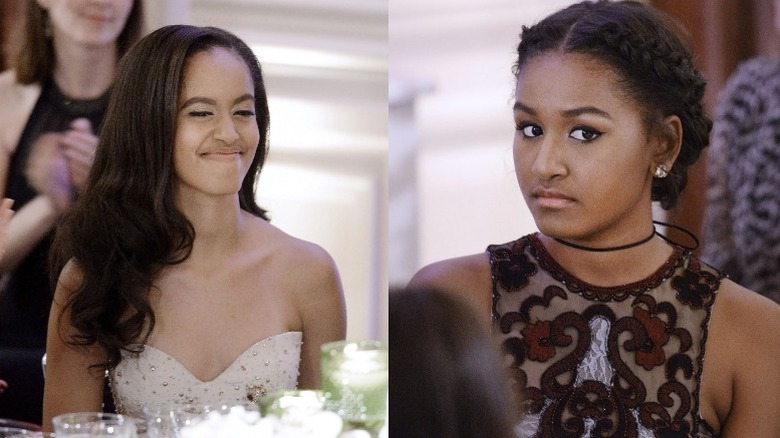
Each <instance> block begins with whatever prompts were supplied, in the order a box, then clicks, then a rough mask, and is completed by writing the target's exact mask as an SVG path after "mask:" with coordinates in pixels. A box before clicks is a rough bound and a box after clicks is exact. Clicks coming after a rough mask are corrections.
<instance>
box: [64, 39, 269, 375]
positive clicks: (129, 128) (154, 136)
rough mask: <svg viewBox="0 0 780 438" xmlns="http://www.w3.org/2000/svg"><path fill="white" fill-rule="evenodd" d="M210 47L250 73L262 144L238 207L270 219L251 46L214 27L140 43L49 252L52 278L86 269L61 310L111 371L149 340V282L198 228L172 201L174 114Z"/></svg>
mask: <svg viewBox="0 0 780 438" xmlns="http://www.w3.org/2000/svg"><path fill="white" fill-rule="evenodd" d="M216 47H221V48H226V49H228V50H230V51H232V52H234V53H236V54H237V55H238V56H240V57H241V58H242V59H243V61H244V63H245V64H246V65H247V67H248V69H249V72H250V74H251V76H252V81H253V83H254V96H255V112H256V119H257V124H258V127H259V131H260V140H259V142H258V148H257V152H256V154H255V157H254V160H253V161H252V164H251V165H250V167H249V170H248V172H247V175H246V176H245V178H244V181H243V182H242V185H241V189H240V190H239V202H240V206H241V209H243V210H246V211H248V212H250V213H252V214H254V215H256V216H258V217H261V218H263V219H266V220H267V217H266V211H265V210H263V209H262V208H260V207H259V206H258V205H257V203H256V202H255V182H256V177H257V175H258V174H259V172H260V170H261V168H262V166H263V163H264V162H265V158H266V155H267V152H268V150H267V145H266V143H267V141H266V140H267V137H268V126H269V114H268V101H267V97H266V93H265V86H264V84H263V77H262V73H261V70H260V64H259V63H258V61H257V58H256V57H255V55H254V54H253V53H252V50H251V49H250V48H249V47H248V46H247V45H246V44H245V43H244V42H243V41H241V40H240V39H239V38H238V37H236V36H235V35H233V34H232V33H229V32H227V31H224V30H222V29H217V28H213V27H196V26H186V25H173V26H166V27H163V28H160V29H158V30H156V31H154V32H152V33H151V34H149V35H148V36H146V37H144V38H143V39H142V40H141V41H139V42H138V43H137V44H136V45H135V46H133V48H132V49H131V50H130V51H129V52H128V53H127V55H126V56H125V57H124V58H123V59H122V61H121V63H120V68H119V75H118V77H117V80H116V83H115V85H114V91H113V92H112V94H111V100H110V102H109V105H108V109H107V112H106V116H105V121H104V123H103V128H102V131H101V134H100V142H99V144H98V147H97V152H96V154H95V160H94V163H93V165H92V170H91V172H90V174H89V178H88V181H87V184H86V188H85V191H84V193H83V194H81V196H80V197H79V199H78V201H77V202H76V204H75V205H74V207H73V210H72V211H71V212H70V213H69V214H68V216H67V217H66V219H65V221H64V223H63V225H62V226H61V227H60V229H59V230H58V233H57V235H56V238H55V241H54V249H53V252H52V273H53V274H54V276H53V279H54V280H53V281H56V278H57V277H56V275H57V274H59V273H60V271H61V270H62V268H63V267H64V265H65V264H66V263H67V262H68V261H69V260H71V259H73V260H74V261H75V262H76V263H77V265H78V267H79V268H80V270H81V271H82V273H83V282H82V283H81V286H80V288H79V290H78V292H77V293H76V294H74V295H73V298H72V300H71V301H70V303H69V304H68V305H70V306H71V323H72V324H73V326H74V327H76V328H77V329H78V332H79V334H78V335H77V336H75V337H74V338H73V339H71V342H72V343H73V344H76V345H91V344H93V343H95V342H97V343H98V344H100V345H101V346H103V347H104V348H105V349H106V350H107V351H108V360H109V363H108V364H101V365H108V366H115V365H116V364H117V363H118V362H119V360H120V359H121V351H120V350H121V349H122V348H125V347H126V346H127V344H129V343H135V342H137V341H138V340H139V339H140V340H145V339H146V337H147V336H148V335H149V333H150V332H151V330H152V328H153V327H154V313H153V312H152V310H151V307H150V305H149V299H148V292H149V289H150V288H151V287H152V282H153V280H154V278H155V276H156V275H157V273H158V272H159V271H160V269H162V268H163V267H164V266H166V265H172V264H176V263H180V262H182V261H184V260H185V259H186V258H187V257H188V256H189V254H190V251H191V250H192V244H193V240H194V238H195V235H194V234H195V231H194V229H193V227H192V225H191V224H190V222H189V221H188V220H187V219H186V218H185V217H184V215H183V214H182V213H181V212H180V211H179V210H178V209H177V208H176V207H175V204H174V190H173V188H174V183H175V180H176V176H175V172H174V170H173V144H174V136H175V133H176V115H177V108H178V99H179V93H180V90H181V86H182V81H183V78H184V73H185V70H186V68H187V64H188V62H189V60H190V59H192V57H193V56H194V55H195V54H197V53H200V52H204V51H208V50H210V49H213V48H216ZM147 322H148V325H146V323H147ZM140 343H142V342H140Z"/></svg>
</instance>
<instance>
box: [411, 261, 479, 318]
mask: <svg viewBox="0 0 780 438" xmlns="http://www.w3.org/2000/svg"><path fill="white" fill-rule="evenodd" d="M407 288H409V289H415V290H416V289H436V290H441V291H443V292H447V293H452V294H455V295H458V296H460V297H461V298H464V299H466V300H467V301H469V302H471V303H472V304H473V305H475V306H477V307H478V308H479V309H480V310H482V311H487V312H489V311H490V306H491V302H492V301H491V297H492V294H491V291H492V288H493V283H492V277H491V271H490V261H489V259H488V255H487V253H478V254H472V255H468V256H463V257H456V258H452V259H447V260H442V261H438V262H435V263H431V264H429V265H427V266H424V267H423V268H422V269H420V270H419V271H417V273H415V274H414V276H413V277H412V279H411V280H410V281H409V284H408V286H407Z"/></svg>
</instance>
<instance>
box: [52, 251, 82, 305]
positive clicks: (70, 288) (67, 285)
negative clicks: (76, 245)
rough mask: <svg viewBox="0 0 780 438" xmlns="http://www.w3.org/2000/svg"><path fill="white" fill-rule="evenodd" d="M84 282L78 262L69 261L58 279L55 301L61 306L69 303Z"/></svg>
mask: <svg viewBox="0 0 780 438" xmlns="http://www.w3.org/2000/svg"><path fill="white" fill-rule="evenodd" d="M83 281H84V273H83V271H82V270H81V267H80V266H79V264H78V262H77V261H76V260H73V259H71V260H69V261H68V263H66V264H65V266H64V267H63V268H62V271H61V272H60V275H59V277H58V278H57V287H56V289H55V291H54V301H55V302H56V303H58V304H59V305H62V304H64V303H65V302H67V301H68V300H69V299H70V297H71V295H73V293H74V292H75V291H76V290H78V288H79V287H80V286H81V283H82V282H83Z"/></svg>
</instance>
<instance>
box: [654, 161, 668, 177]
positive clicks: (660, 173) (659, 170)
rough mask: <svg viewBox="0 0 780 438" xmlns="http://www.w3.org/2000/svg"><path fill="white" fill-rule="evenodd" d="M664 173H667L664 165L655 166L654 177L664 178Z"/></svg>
mask: <svg viewBox="0 0 780 438" xmlns="http://www.w3.org/2000/svg"><path fill="white" fill-rule="evenodd" d="M666 175H669V171H668V170H666V166H664V165H663V164H659V165H658V167H656V168H655V177H656V178H666Z"/></svg>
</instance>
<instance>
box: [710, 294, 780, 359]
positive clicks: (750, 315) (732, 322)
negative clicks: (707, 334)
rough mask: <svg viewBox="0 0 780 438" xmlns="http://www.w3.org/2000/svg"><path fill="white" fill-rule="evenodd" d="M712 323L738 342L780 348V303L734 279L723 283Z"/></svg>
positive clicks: (713, 326)
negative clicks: (741, 284)
mask: <svg viewBox="0 0 780 438" xmlns="http://www.w3.org/2000/svg"><path fill="white" fill-rule="evenodd" d="M711 324H712V327H711V329H713V330H714V329H717V330H718V333H719V334H722V335H723V337H724V338H725V339H730V340H731V341H732V342H734V343H738V344H743V345H746V346H749V345H755V344H758V343H762V344H764V347H762V349H763V348H765V347H770V346H773V347H775V348H780V334H779V332H778V331H777V327H780V304H778V303H775V302H774V301H772V300H770V299H769V298H766V297H764V296H762V295H760V294H757V293H755V292H753V291H751V290H749V289H746V288H744V287H742V286H740V285H738V284H736V283H734V282H733V281H731V280H724V281H723V282H722V284H721V287H720V289H719V291H718V297H717V299H716V302H715V306H714V308H713V315H712V321H711ZM767 353H768V351H767ZM774 357H780V355H778V356H774ZM778 363H780V361H778Z"/></svg>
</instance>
